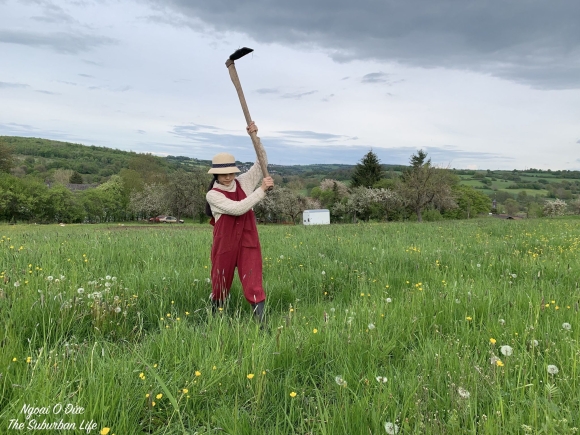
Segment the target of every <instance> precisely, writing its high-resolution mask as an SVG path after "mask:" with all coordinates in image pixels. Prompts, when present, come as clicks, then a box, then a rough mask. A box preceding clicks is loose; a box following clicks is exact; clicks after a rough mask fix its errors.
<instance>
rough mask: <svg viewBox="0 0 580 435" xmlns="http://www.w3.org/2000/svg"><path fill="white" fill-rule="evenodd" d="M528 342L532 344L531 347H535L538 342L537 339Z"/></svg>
mask: <svg viewBox="0 0 580 435" xmlns="http://www.w3.org/2000/svg"><path fill="white" fill-rule="evenodd" d="M530 344H531V345H532V347H536V346H537V345H539V344H540V343H539V342H538V340H532V341H530Z"/></svg>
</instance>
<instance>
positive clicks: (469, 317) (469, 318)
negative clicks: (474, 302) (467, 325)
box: [465, 316, 473, 322]
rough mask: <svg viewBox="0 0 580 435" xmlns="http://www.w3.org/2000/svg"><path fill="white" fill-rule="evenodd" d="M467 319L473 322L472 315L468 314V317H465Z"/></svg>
mask: <svg viewBox="0 0 580 435" xmlns="http://www.w3.org/2000/svg"><path fill="white" fill-rule="evenodd" d="M465 320H467V321H468V322H471V321H472V320H473V318H472V317H471V316H467V317H466V318H465Z"/></svg>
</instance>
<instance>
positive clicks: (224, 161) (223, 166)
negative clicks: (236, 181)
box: [207, 153, 241, 174]
mask: <svg viewBox="0 0 580 435" xmlns="http://www.w3.org/2000/svg"><path fill="white" fill-rule="evenodd" d="M234 172H241V171H240V170H239V169H238V167H237V166H236V159H235V157H234V156H232V155H231V154H229V153H219V154H216V155H215V156H213V159H211V169H210V170H209V171H207V173H208V174H233V173H234Z"/></svg>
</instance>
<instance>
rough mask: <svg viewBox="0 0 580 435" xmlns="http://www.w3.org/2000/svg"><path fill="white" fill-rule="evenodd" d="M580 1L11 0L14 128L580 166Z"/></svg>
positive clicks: (280, 158) (1, 103)
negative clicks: (238, 54)
mask: <svg viewBox="0 0 580 435" xmlns="http://www.w3.org/2000/svg"><path fill="white" fill-rule="evenodd" d="M579 17H580V2H579V1H578V0H526V1H521V0H501V1H488V0H477V1H476V0H404V1H401V0H358V1H352V0H350V1H346V0H332V1H331V0H328V1H327V0H293V1H272V0H270V1H268V0H261V1H258V0H248V1H239V0H238V1H235V0H220V1H217V0H215V1H214V0H212V1H210V0H142V1H130V0H127V1H106V0H105V1H92V0H72V1H67V0H59V1H52V0H22V1H15V0H0V135H11V136H29V137H42V138H49V139H56V140H64V141H69V142H75V143H82V144H85V145H98V146H106V147H111V148H117V149H121V150H132V151H136V152H147V153H153V154H156V155H162V156H164V155H175V156H178V155H180V156H188V157H195V158H200V159H211V157H212V156H213V155H214V154H216V153H218V152H222V151H228V152H231V153H233V154H234V155H235V156H236V158H237V159H238V160H242V161H252V160H254V151H253V148H252V145H251V141H250V139H249V137H248V136H247V134H246V133H245V128H244V127H245V120H244V117H243V114H242V110H241V107H240V103H239V100H238V97H237V94H236V92H235V89H234V86H233V84H232V82H231V80H230V77H229V74H228V70H227V68H226V67H225V61H226V60H227V58H228V57H229V55H230V54H231V53H232V52H233V51H235V50H236V49H238V48H240V47H244V46H247V47H251V48H253V49H254V50H255V51H254V53H252V54H250V55H247V56H246V57H244V58H242V59H240V60H238V61H236V67H237V71H238V75H239V77H240V80H241V83H242V86H243V90H244V93H245V94H246V99H247V102H248V105H249V109H250V113H251V114H252V117H253V119H254V120H255V121H256V124H257V125H258V127H259V129H260V131H259V136H260V137H261V138H262V143H263V144H264V146H265V147H266V151H267V152H268V156H269V159H270V162H271V163H276V164H310V163H346V164H355V163H357V162H358V161H360V159H361V158H362V157H363V156H364V154H366V153H367V152H368V151H369V150H370V149H372V150H373V151H374V152H375V153H376V154H377V155H378V156H379V159H380V160H381V162H382V163H386V164H406V163H407V162H408V160H409V157H410V156H411V154H412V153H414V152H416V151H417V150H418V149H423V150H425V151H427V153H428V155H429V156H430V157H431V158H432V160H433V162H435V163H437V164H439V165H443V166H449V167H452V168H473V169H525V168H540V169H553V170H554V169H580V24H579V21H578V18H579Z"/></svg>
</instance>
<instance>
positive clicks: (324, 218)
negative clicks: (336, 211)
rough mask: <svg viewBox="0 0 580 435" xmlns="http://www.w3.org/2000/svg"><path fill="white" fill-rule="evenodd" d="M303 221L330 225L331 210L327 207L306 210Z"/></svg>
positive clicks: (303, 213)
mask: <svg viewBox="0 0 580 435" xmlns="http://www.w3.org/2000/svg"><path fill="white" fill-rule="evenodd" d="M302 223H303V224H304V225H328V224H330V211H328V210H327V209H321V210H304V211H303V212H302Z"/></svg>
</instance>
